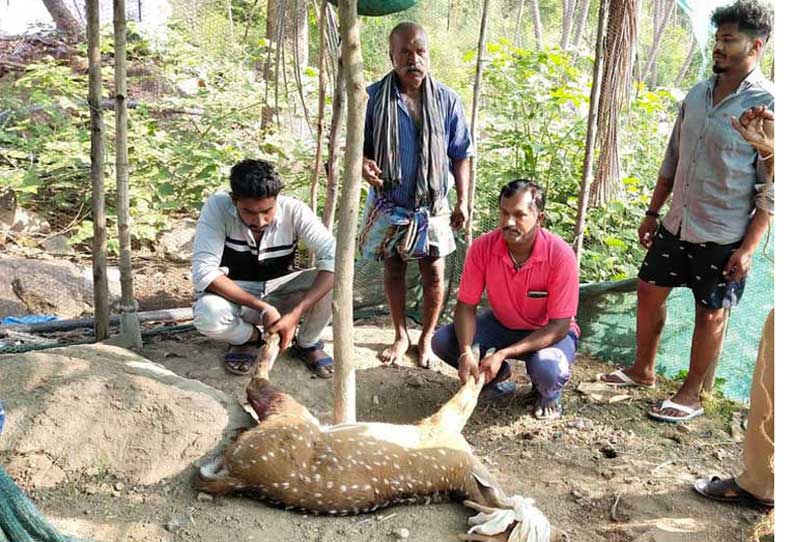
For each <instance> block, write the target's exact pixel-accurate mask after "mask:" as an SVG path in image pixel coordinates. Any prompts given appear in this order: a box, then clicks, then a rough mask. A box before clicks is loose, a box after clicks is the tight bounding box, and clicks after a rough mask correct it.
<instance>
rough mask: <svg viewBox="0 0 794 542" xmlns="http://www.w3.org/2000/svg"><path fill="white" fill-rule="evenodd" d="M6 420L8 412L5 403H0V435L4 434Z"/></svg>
mask: <svg viewBox="0 0 794 542" xmlns="http://www.w3.org/2000/svg"><path fill="white" fill-rule="evenodd" d="M5 422H6V413H5V411H4V410H3V403H0V435H2V434H3V424H4V423H5Z"/></svg>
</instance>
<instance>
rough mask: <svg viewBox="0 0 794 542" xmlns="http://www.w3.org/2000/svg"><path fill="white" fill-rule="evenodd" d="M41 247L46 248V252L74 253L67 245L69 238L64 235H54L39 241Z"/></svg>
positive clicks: (57, 253) (56, 253)
mask: <svg viewBox="0 0 794 542" xmlns="http://www.w3.org/2000/svg"><path fill="white" fill-rule="evenodd" d="M41 248H43V249H44V250H46V251H47V253H48V254H54V255H68V254H74V249H73V248H72V247H71V246H69V239H68V238H67V237H66V236H65V235H56V236H55V237H48V238H46V239H45V240H44V241H42V242H41Z"/></svg>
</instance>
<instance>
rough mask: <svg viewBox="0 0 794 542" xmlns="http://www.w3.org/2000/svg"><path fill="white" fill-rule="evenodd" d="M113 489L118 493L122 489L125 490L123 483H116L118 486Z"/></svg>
mask: <svg viewBox="0 0 794 542" xmlns="http://www.w3.org/2000/svg"><path fill="white" fill-rule="evenodd" d="M113 488H114V489H115V490H116V491H121V490H122V489H124V483H123V482H116V484H115V485H114V486H113Z"/></svg>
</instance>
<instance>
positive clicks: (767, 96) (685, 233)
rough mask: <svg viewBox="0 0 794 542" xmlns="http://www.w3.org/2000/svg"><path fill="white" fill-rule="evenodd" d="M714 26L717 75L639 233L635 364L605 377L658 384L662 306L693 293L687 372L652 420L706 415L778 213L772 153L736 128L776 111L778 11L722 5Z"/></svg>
mask: <svg viewBox="0 0 794 542" xmlns="http://www.w3.org/2000/svg"><path fill="white" fill-rule="evenodd" d="M711 20H712V23H714V25H715V26H716V27H717V33H716V41H715V44H714V49H713V61H714V65H713V71H714V76H712V77H711V78H709V79H707V80H705V81H701V82H700V83H698V84H697V85H695V87H694V88H693V89H692V90H691V91H690V92H689V94H688V95H687V96H686V98H685V99H684V101H683V103H682V104H681V108H680V111H679V113H678V118H677V120H676V123H675V127H674V128H673V133H672V135H671V137H670V142H669V144H668V146H667V153H666V155H665V158H664V162H663V163H662V167H661V169H660V171H659V178H658V180H657V182H656V188H655V189H654V192H653V196H652V198H651V203H650V205H649V207H648V210H647V211H646V213H645V215H646V217H645V220H643V222H642V224H641V225H640V228H639V237H640V243H642V245H643V246H644V247H646V248H647V249H648V254H647V255H646V257H645V261H644V262H643V263H642V267H641V268H640V272H639V279H640V280H639V285H638V288H637V354H636V358H635V361H634V364H633V365H632V366H631V367H628V368H625V369H620V370H618V371H615V372H613V373H610V374H608V375H604V376H602V377H601V378H602V380H603V381H604V382H607V383H610V384H615V385H618V386H653V384H654V380H655V378H654V363H655V361H656V352H657V349H658V347H659V340H660V337H661V333H662V329H663V328H664V323H665V317H666V311H665V301H666V299H667V296H668V295H669V294H670V291H671V289H672V288H674V287H679V286H686V287H688V288H690V289H691V290H692V293H693V295H694V300H695V329H694V333H693V336H692V348H691V351H690V360H689V373H688V375H687V377H686V380H685V381H684V384H683V385H682V386H681V388H680V389H679V390H678V392H677V393H676V394H675V395H674V396H673V397H672V398H671V399H668V400H666V401H664V402H662V403H661V404H660V405H657V406H655V407H653V408H652V409H651V410H650V412H649V413H648V414H649V415H650V416H651V417H652V418H654V419H658V420H663V421H668V422H680V421H684V420H689V419H691V418H694V417H696V416H700V415H702V414H703V408H702V407H701V404H700V391H701V387H702V386H703V381H704V379H705V375H706V373H707V372H708V369H709V367H711V365H712V364H713V363H714V362H715V361H716V359H717V356H718V355H719V352H720V349H721V347H722V337H723V333H722V332H723V327H724V325H725V309H726V308H730V307H733V306H735V305H736V304H738V302H739V300H740V299H741V296H742V292H743V291H744V284H745V279H746V277H747V274H748V272H749V270H750V262H751V258H752V255H753V252H754V251H755V249H756V247H757V246H758V244H759V242H760V241H761V239H762V238H763V236H764V234H765V233H766V231H767V229H768V228H769V222H770V217H771V215H772V214H773V212H774V194H773V187H772V185H771V182H770V183H767V180H768V178H769V177H770V174H769V173H768V172H769V171H771V168H769V167H768V166H769V165H770V163H771V160H772V154H767V155H763V156H762V153H759V152H758V151H756V150H755V149H754V148H753V147H752V146H750V144H748V143H747V142H746V141H745V140H744V139H743V138H742V136H741V135H740V134H739V133H738V132H737V131H736V130H734V129H733V127H732V126H731V119H732V118H737V117H740V116H741V114H742V113H743V112H744V111H745V110H746V109H748V108H751V107H755V106H766V107H769V108H770V109H772V104H773V101H774V98H773V91H772V86H771V84H770V83H769V81H767V80H766V79H765V78H764V77H763V75H762V74H761V70H760V67H759V63H760V59H761V55H762V53H763V51H764V48H765V46H766V44H767V41H768V39H769V35H770V33H771V31H772V22H773V11H772V8H771V6H769V5H766V4H763V3H761V2H759V1H757V0H738V1H737V2H735V3H734V4H732V5H729V6H724V7H720V8H717V9H716V10H715V11H714V13H713V14H712V17H711ZM671 193H672V195H673V197H672V201H671V203H670V208H669V210H668V212H667V214H666V215H665V217H664V219H663V220H662V223H661V224H659V216H660V214H659V213H660V210H661V208H662V205H664V203H665V202H666V201H667V199H668V198H669V196H670V194H671Z"/></svg>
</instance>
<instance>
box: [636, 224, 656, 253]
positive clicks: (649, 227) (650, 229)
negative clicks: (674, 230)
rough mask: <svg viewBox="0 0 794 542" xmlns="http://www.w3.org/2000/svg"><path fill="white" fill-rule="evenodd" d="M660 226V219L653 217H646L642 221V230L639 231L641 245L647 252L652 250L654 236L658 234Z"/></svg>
mask: <svg viewBox="0 0 794 542" xmlns="http://www.w3.org/2000/svg"><path fill="white" fill-rule="evenodd" d="M658 225H659V219H658V218H656V217H653V216H646V217H645V219H644V220H643V221H642V224H640V229H639V230H638V233H639V236H640V244H641V245H642V246H644V247H645V250H648V249H649V248H651V244H652V243H653V234H654V233H655V232H656V228H657V226H658Z"/></svg>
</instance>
